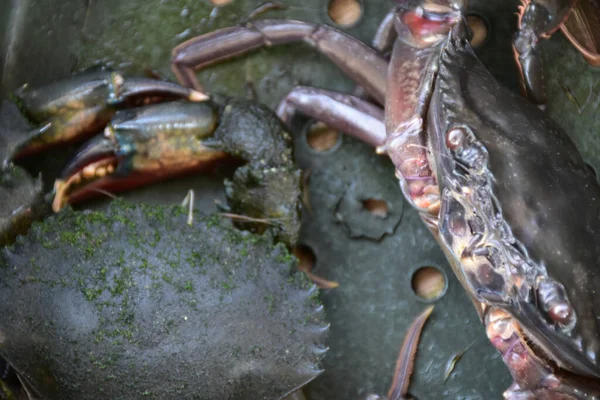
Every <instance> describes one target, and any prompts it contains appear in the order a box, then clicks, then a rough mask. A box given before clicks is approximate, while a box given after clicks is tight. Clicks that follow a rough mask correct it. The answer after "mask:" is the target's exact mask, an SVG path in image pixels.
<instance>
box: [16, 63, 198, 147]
mask: <svg viewBox="0 0 600 400" xmlns="http://www.w3.org/2000/svg"><path fill="white" fill-rule="evenodd" d="M13 97H14V99H15V100H16V102H17V103H18V104H19V106H20V108H21V112H22V113H23V114H24V115H25V116H26V117H27V118H29V119H30V121H31V122H33V123H35V124H37V126H38V127H37V128H35V129H33V130H31V131H30V132H29V133H28V135H27V136H26V137H25V138H24V140H23V141H22V143H21V144H20V146H19V148H18V149H17V150H16V152H15V155H14V157H13V158H20V157H24V156H29V155H32V154H36V153H39V152H41V151H44V150H46V149H47V148H50V147H54V146H56V145H59V144H64V143H68V142H72V141H75V140H80V139H83V138H85V137H89V136H90V135H93V134H95V133H97V132H99V131H100V130H101V129H102V128H103V127H104V126H106V124H107V123H108V122H109V121H110V119H111V118H112V117H113V115H114V114H115V112H117V110H119V109H122V108H125V107H134V106H139V105H142V104H150V103H157V102H160V101H163V100H168V99H178V98H180V99H186V100H189V101H194V102H198V101H204V100H206V99H208V97H207V96H206V95H204V94H203V93H200V92H198V91H195V90H192V89H188V88H184V87H181V86H179V85H176V84H174V83H171V82H166V81H159V80H154V79H146V78H125V77H124V76H123V75H121V74H120V73H118V72H110V71H106V70H97V71H96V70H94V71H87V72H84V73H81V74H78V75H75V76H73V77H70V78H67V79H63V80H59V81H56V82H53V83H50V84H48V85H46V86H42V87H38V88H32V87H30V86H29V85H28V84H26V85H24V86H22V87H21V88H20V89H19V90H17V91H16V93H14V96H13Z"/></svg>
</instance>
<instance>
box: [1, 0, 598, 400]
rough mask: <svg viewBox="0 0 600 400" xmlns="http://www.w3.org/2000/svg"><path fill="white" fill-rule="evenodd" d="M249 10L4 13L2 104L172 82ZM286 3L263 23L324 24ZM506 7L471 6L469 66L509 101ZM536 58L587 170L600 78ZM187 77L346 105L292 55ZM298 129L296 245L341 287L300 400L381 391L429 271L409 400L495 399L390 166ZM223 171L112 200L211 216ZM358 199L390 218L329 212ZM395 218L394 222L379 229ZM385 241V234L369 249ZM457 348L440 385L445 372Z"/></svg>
mask: <svg viewBox="0 0 600 400" xmlns="http://www.w3.org/2000/svg"><path fill="white" fill-rule="evenodd" d="M52 3H56V5H54V6H53V5H52ZM261 3H262V2H261V1H250V0H233V1H232V3H230V4H229V5H227V6H225V7H222V8H215V7H213V6H212V5H211V4H210V2H209V1H208V0H204V1H192V0H172V1H160V0H151V1H149V0H130V1H127V2H122V1H119V0H105V1H98V0H88V1H86V2H79V1H68V2H66V1H62V2H59V1H55V2H52V1H43V2H42V1H35V0H29V1H23V0H20V1H16V0H15V1H13V5H12V8H11V12H10V13H8V14H5V15H9V18H8V20H6V21H4V22H2V21H0V24H2V23H5V27H6V29H4V31H3V32H0V35H2V34H3V33H4V36H3V37H1V39H2V43H3V46H4V49H3V54H4V57H3V58H2V63H3V64H2V66H0V73H2V86H1V87H0V95H6V94H7V93H8V92H9V91H10V90H13V89H15V88H16V87H18V86H19V85H20V84H22V83H25V82H31V83H42V82H46V81H48V80H50V79H53V78H56V77H61V76H67V75H69V74H70V73H71V72H73V71H74V70H77V69H80V68H86V67H89V66H90V65H92V64H94V63H97V62H101V63H105V64H109V65H112V66H114V67H115V68H119V69H123V70H125V71H126V72H138V73H140V72H142V73H143V72H144V71H147V70H154V71H157V72H158V73H160V74H163V75H164V76H166V77H168V78H172V75H171V72H170V66H169V59H170V54H171V49H172V48H173V47H174V46H175V45H177V44H179V43H180V42H182V41H183V40H185V39H188V38H190V37H193V36H194V35H197V34H200V33H204V32H208V31H211V30H214V29H218V28H220V27H224V26H229V25H233V24H235V23H238V22H240V21H241V20H242V19H243V18H244V17H245V16H246V15H247V14H248V13H249V12H250V11H251V10H252V9H254V8H255V7H256V6H257V5H259V4H261ZM285 3H286V4H288V5H289V6H290V8H289V9H288V10H285V11H272V12H268V13H267V14H264V15H263V17H269V18H284V17H285V18H296V19H305V20H310V21H315V22H324V23H330V22H331V21H330V19H329V17H328V15H327V1H325V0H303V1H300V0H286V1H285ZM391 4H392V2H391V1H383V0H368V1H366V0H364V1H363V2H362V5H363V15H362V17H361V19H360V20H359V21H358V22H357V24H355V25H354V26H352V27H349V28H347V29H344V28H343V29H344V30H345V31H347V32H349V33H351V34H352V35H354V36H356V37H358V38H360V39H361V40H364V41H367V42H369V41H370V39H371V38H372V36H373V35H374V33H375V30H376V27H377V25H378V23H379V22H380V20H381V18H382V17H383V16H384V14H385V13H386V12H387V10H388V9H389V7H390V6H391ZM517 5H518V0H511V1H506V0H494V1H491V0H472V1H470V11H471V12H474V13H477V14H479V15H481V16H483V17H484V19H486V20H487V21H488V22H489V24H490V27H491V30H490V36H489V38H488V40H487V41H486V42H485V43H484V45H483V46H482V47H481V49H479V50H478V54H479V56H480V58H481V59H482V61H483V62H484V63H485V64H486V66H487V67H488V68H489V69H490V70H491V71H492V73H493V74H494V75H495V76H496V77H497V78H498V79H499V80H500V81H501V82H502V83H503V84H505V85H507V86H509V87H510V88H512V89H515V90H517V80H516V77H517V74H516V68H515V67H514V63H513V55H512V49H511V45H510V39H511V33H512V32H513V30H514V28H515V24H516V17H515V14H514V13H515V11H516V7H517ZM0 26H1V25H0ZM31 27H36V29H30V28H31ZM543 47H544V50H545V51H546V53H545V58H546V60H547V63H548V64H547V65H548V68H547V72H548V75H549V86H550V98H551V102H550V105H549V112H550V113H551V114H552V115H553V116H555V118H556V119H557V120H558V122H559V123H560V124H561V125H562V126H563V128H564V129H565V130H566V131H567V132H568V133H569V134H570V135H572V137H573V138H574V140H575V141H576V143H577V145H578V146H579V147H580V149H581V150H582V152H583V153H584V156H585V157H586V159H587V160H588V161H589V162H590V164H591V165H593V166H594V167H595V168H596V169H597V170H598V169H599V168H600V139H599V138H598V137H597V135H595V134H593V133H595V132H598V131H599V130H600V117H599V115H600V113H599V112H598V106H599V104H600V70H598V69H593V68H591V67H589V66H588V65H587V64H586V63H585V61H584V60H583V58H582V57H581V56H580V55H579V54H578V53H577V52H576V51H575V50H574V49H572V48H571V47H570V46H569V44H568V42H567V41H566V40H565V39H564V37H562V36H561V35H560V34H557V35H555V36H554V37H553V38H552V40H551V41H546V42H544V44H543ZM198 76H199V79H200V81H201V82H202V83H204V84H205V85H206V88H207V89H208V90H209V91H218V92H223V93H226V94H230V95H237V96H245V95H246V83H247V82H251V83H252V84H253V86H254V88H255V89H256V92H257V94H258V97H259V100H260V101H262V102H265V103H267V104H268V105H269V106H274V105H276V104H277V103H278V101H279V100H280V99H281V98H282V96H283V95H284V94H285V93H286V92H287V91H289V90H290V89H291V88H292V87H293V86H294V85H296V84H303V85H313V86H319V87H324V88H327V89H333V90H339V91H344V92H349V91H351V90H352V89H353V87H354V85H353V84H352V83H351V82H350V81H349V80H348V79H346V78H344V77H343V76H342V75H341V74H340V73H339V71H338V70H337V69H336V68H335V67H334V66H332V65H331V64H330V63H328V62H327V60H325V59H324V57H321V56H319V55H318V54H317V53H316V52H314V51H312V50H311V49H309V48H307V47H306V46H301V45H298V46H291V45H290V46H282V47H277V48H270V49H264V50H260V51H258V52H255V53H253V54H251V55H249V56H248V57H243V58H241V59H237V60H233V61H231V62H228V63H225V64H222V65H220V66H217V67H214V68H210V69H208V70H206V71H204V72H201V73H199V74H198ZM574 99H576V100H574ZM586 100H587V101H586ZM578 109H579V110H581V112H579V111H578ZM299 122H300V123H299V125H298V129H297V130H296V132H294V133H295V134H296V135H297V140H296V141H297V146H296V156H297V161H298V164H299V166H300V167H301V168H302V169H305V170H306V169H308V170H310V171H311V174H310V180H309V195H308V198H309V200H310V205H311V207H310V209H311V210H312V211H311V212H310V213H309V212H306V213H305V218H304V224H303V230H302V235H301V242H302V243H304V244H305V245H308V246H309V247H311V248H312V249H313V251H314V253H315V254H316V259H317V265H316V269H315V271H314V272H315V273H316V274H318V275H320V276H323V277H325V278H328V279H331V280H335V281H338V282H339V283H340V287H339V288H336V289H333V290H329V291H325V292H323V294H322V299H323V301H324V304H325V306H326V309H327V313H328V319H329V321H330V322H331V334H330V337H329V339H328V345H329V346H330V351H329V353H328V354H327V356H326V357H325V360H324V367H325V369H326V372H325V373H324V374H323V375H321V376H320V377H319V378H318V379H317V380H315V381H314V382H313V383H311V384H310V385H309V386H308V388H307V389H306V390H305V392H306V394H307V395H308V398H309V399H311V400H324V399H362V398H364V397H365V396H366V395H367V394H370V393H374V392H375V393H380V394H384V393H385V392H386V391H387V388H388V387H389V384H390V380H391V376H392V373H393V367H394V363H395V359H396V356H397V353H398V350H399V347H400V345H401V343H402V339H403V337H404V334H405V331H406V329H407V327H408V326H409V324H410V322H411V321H412V319H413V318H414V317H415V316H416V315H418V314H419V313H420V312H421V311H422V310H423V308H424V307H425V306H426V304H425V303H424V302H423V301H421V300H420V299H418V298H417V297H416V295H415V294H414V293H413V292H412V289H411V284H410V282H411V275H412V273H413V272H414V271H415V270H416V269H418V268H419V267H421V266H429V265H431V266H435V267H438V268H440V269H441V270H442V271H443V272H444V273H445V275H446V276H447V278H448V287H447V290H446V292H445V294H444V295H443V296H442V298H441V299H440V300H438V301H436V302H434V305H435V310H434V311H433V314H432V316H431V317H430V320H429V321H428V322H427V324H426V326H425V329H424V332H423V338H422V345H421V347H420V349H419V352H418V355H417V365H416V368H415V373H414V375H413V383H412V385H411V389H410V392H411V393H412V394H413V395H414V396H416V397H417V398H419V399H422V400H423V399H439V398H453V399H492V398H501V393H502V391H503V390H504V389H506V388H507V387H508V385H509V384H510V377H509V375H508V372H507V369H506V368H505V367H504V365H503V363H502V360H501V359H500V358H499V356H498V354H497V353H496V352H495V350H494V349H493V348H492V346H491V345H490V344H489V343H488V341H487V338H486V335H485V331H484V328H483V325H482V324H481V323H480V322H479V320H478V317H477V315H476V313H475V311H474V308H473V306H472V304H471V303H470V301H469V299H468V298H467V296H466V294H465V293H464V292H463V290H462V288H461V287H460V285H459V283H458V281H457V280H456V278H455V277H454V276H453V274H452V271H451V270H450V267H449V266H448V264H447V262H446V261H445V258H444V256H443V254H442V252H441V250H439V248H438V246H437V244H436V243H435V242H434V240H433V238H432V237H431V235H430V233H429V232H428V231H427V230H426V228H425V227H424V225H423V223H422V222H421V221H420V220H419V219H418V217H417V214H416V212H414V211H413V210H412V209H411V208H410V207H409V206H408V205H407V204H405V203H404V200H403V199H402V195H401V192H400V189H399V188H398V184H397V181H396V179H395V178H394V174H393V167H392V165H391V163H390V162H389V161H388V160H387V159H385V158H383V157H379V156H377V155H375V154H374V153H373V151H372V149H370V148H369V147H368V146H366V145H363V144H361V143H358V142H357V141H355V140H353V139H350V138H347V137H344V138H343V140H342V144H341V145H340V146H339V147H337V148H336V149H334V150H333V151H330V152H326V153H317V152H315V151H314V150H312V149H310V148H309V147H308V145H306V143H305V140H304V136H303V133H302V126H303V125H302V121H299ZM60 156H62V157H59V155H56V154H54V155H52V156H48V157H46V158H45V159H43V160H41V161H40V162H44V163H45V165H50V167H49V168H48V169H46V170H45V171H46V175H47V176H48V177H51V176H52V173H53V172H55V171H56V170H58V168H60V166H61V165H62V162H63V161H62V160H64V158H65V157H66V156H67V152H66V151H65V152H63V153H62V154H60ZM48 163H49V164H48ZM228 172H229V171H228V170H227V169H224V170H223V171H222V173H220V174H217V175H216V176H213V177H193V178H188V179H183V180H179V181H173V182H168V183H163V184H160V185H157V186H154V187H151V188H146V189H142V190H138V191H136V192H135V193H132V194H126V195H124V196H123V197H125V198H129V199H134V200H139V201H145V202H160V203H175V202H180V201H181V199H182V198H183V197H184V196H185V194H186V192H187V189H189V188H194V189H196V192H197V193H202V197H201V199H200V200H199V202H198V203H197V204H198V207H199V208H202V209H203V210H205V211H213V210H214V209H215V208H214V200H215V199H220V200H221V201H222V200H223V194H222V179H223V176H225V175H226V174H227V173H228ZM348 196H350V198H348ZM352 197H354V198H352ZM366 198H377V199H379V200H384V201H386V202H387V203H388V207H389V210H390V213H389V216H388V219H387V220H381V218H380V217H377V216H371V217H372V218H371V219H369V217H370V216H369V215H366V214H365V215H363V217H361V218H363V219H358V220H355V219H353V218H349V217H347V216H344V213H343V212H342V213H341V214H340V209H339V206H340V204H342V203H340V201H341V200H344V199H345V200H344V201H345V202H346V203H352V204H354V206H355V207H357V205H358V204H362V203H361V202H362V201H363V200H365V199H366ZM97 204H98V203H97ZM398 215H400V222H399V223H397V222H394V221H392V223H390V219H392V218H394V217H396V218H397V217H398ZM377 218H379V220H378V219H377ZM340 219H341V220H340ZM357 221H358V222H357ZM378 222H380V224H381V231H380V232H377V223H378ZM352 224H358V225H364V224H368V226H369V231H368V232H367V234H366V235H365V234H364V232H363V234H360V235H358V236H360V237H354V236H357V235H354V234H352V229H351V227H352ZM349 226H350V230H349ZM386 231H387V232H391V233H385V234H384V235H383V238H382V239H377V238H374V237H377V236H378V235H381V232H386ZM373 232H375V233H373ZM471 345H472V346H471ZM469 346H471V347H469ZM467 347H469V349H468V350H467V351H466V353H465V354H464V356H463V357H462V358H461V359H460V361H458V362H457V364H456V367H455V369H454V371H453V373H452V374H451V375H450V377H449V379H448V380H447V382H444V374H445V369H446V366H447V365H448V363H449V362H450V361H451V360H452V358H453V357H454V356H455V355H456V354H457V353H460V352H461V351H463V350H465V349H466V348H467Z"/></svg>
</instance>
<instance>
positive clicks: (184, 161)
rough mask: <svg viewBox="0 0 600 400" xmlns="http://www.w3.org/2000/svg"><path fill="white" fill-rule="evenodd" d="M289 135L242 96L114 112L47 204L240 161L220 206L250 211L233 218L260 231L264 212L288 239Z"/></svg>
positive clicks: (293, 173)
mask: <svg viewBox="0 0 600 400" xmlns="http://www.w3.org/2000/svg"><path fill="white" fill-rule="evenodd" d="M217 97H218V96H217ZM290 140H291V137H290V136H289V134H287V133H286V132H285V130H284V128H283V126H282V124H281V122H280V121H279V120H277V118H276V117H275V116H274V115H273V114H272V112H271V111H270V110H268V109H267V108H266V107H264V106H261V105H259V104H256V103H253V102H249V101H242V100H231V99H221V100H220V101H209V102H202V103H191V102H185V101H181V102H171V103H164V104H155V105H149V106H143V107H138V108H134V109H128V110H123V111H119V112H118V113H117V114H116V115H115V116H114V118H113V119H112V121H111V122H110V123H109V124H108V125H107V127H106V129H105V131H104V135H102V136H97V137H95V138H93V139H91V140H90V141H89V142H88V143H86V144H85V145H84V146H83V147H82V149H81V150H80V152H79V153H78V154H77V155H76V156H75V158H74V159H73V160H72V161H71V162H70V163H69V164H68V165H67V166H66V168H65V169H64V171H63V173H62V175H61V177H60V178H59V179H58V180H57V181H56V183H55V197H54V202H53V209H54V210H55V211H59V210H60V209H61V208H63V207H64V206H65V205H66V204H68V203H75V202H78V201H81V200H84V199H87V198H90V197H94V196H97V195H98V194H99V193H101V192H103V191H104V192H113V193H116V192H121V191H124V190H129V189H132V188H134V187H139V186H142V185H146V184H149V183H153V182H157V181H160V180H164V179H167V178H171V177H175V176H181V175H184V174H191V173H197V172H202V171H206V170H207V169H210V168H212V167H214V166H215V165H216V164H217V163H223V162H227V161H234V162H240V161H241V162H243V163H245V164H244V165H243V166H241V167H239V168H238V169H237V170H236V171H235V173H234V175H233V177H232V179H230V180H227V181H226V182H225V192H226V196H227V200H228V206H227V207H228V208H227V210H228V211H232V212H234V213H236V214H241V215H244V216H246V217H249V220H248V221H243V222H241V221H237V222H236V225H243V226H246V227H248V228H250V229H251V230H253V231H255V232H259V233H260V232H262V231H264V229H265V228H266V226H267V225H266V224H264V223H261V222H260V221H258V220H261V219H266V220H267V221H269V224H268V225H269V226H270V227H272V228H273V227H274V228H275V231H276V234H275V236H276V238H277V239H278V240H280V241H283V242H285V243H288V244H292V243H295V241H296V239H297V235H298V231H299V212H300V211H299V209H298V207H299V204H298V203H299V202H298V199H299V196H300V186H301V182H300V171H299V170H298V169H297V168H296V167H295V166H294V162H293V158H292V152H291V148H290ZM253 219H254V220H256V221H252V220H253Z"/></svg>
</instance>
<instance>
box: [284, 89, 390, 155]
mask: <svg viewBox="0 0 600 400" xmlns="http://www.w3.org/2000/svg"><path fill="white" fill-rule="evenodd" d="M296 112H300V113H302V114H305V115H307V116H309V117H311V118H313V119H315V120H317V121H320V122H323V123H325V124H327V125H328V126H329V127H330V128H333V129H337V130H339V131H342V132H344V133H346V134H348V135H351V136H354V137H356V138H358V139H360V140H362V141H364V142H366V143H368V144H370V145H372V146H373V147H378V146H381V145H383V143H384V142H385V136H386V135H385V125H384V123H383V120H384V115H383V110H382V109H381V108H379V107H378V106H375V105H373V104H371V103H369V102H366V101H364V100H362V99H360V98H358V97H355V96H350V95H346V94H341V93H338V92H332V91H329V90H324V89H317V88H313V87H303V86H298V87H296V88H294V89H293V90H292V91H291V92H290V93H289V94H288V95H287V96H286V97H285V98H284V99H283V100H282V101H281V103H279V106H278V107H277V115H278V116H279V118H281V120H282V121H283V122H285V123H286V124H288V126H289V124H290V121H291V118H292V117H293V115H294V114H295V113H296Z"/></svg>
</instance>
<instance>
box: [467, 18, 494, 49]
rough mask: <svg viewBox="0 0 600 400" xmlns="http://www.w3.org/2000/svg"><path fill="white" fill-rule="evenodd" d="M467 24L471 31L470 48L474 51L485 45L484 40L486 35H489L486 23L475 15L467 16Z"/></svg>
mask: <svg viewBox="0 0 600 400" xmlns="http://www.w3.org/2000/svg"><path fill="white" fill-rule="evenodd" d="M467 22H468V23H469V26H470V27H471V30H472V31H473V38H472V39H471V46H472V47H473V48H474V49H477V48H479V47H481V46H482V45H483V44H484V43H485V40H486V39H487V37H488V34H489V29H488V23H487V21H486V20H485V19H484V18H483V17H481V16H479V15H477V14H471V15H469V16H468V17H467Z"/></svg>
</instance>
